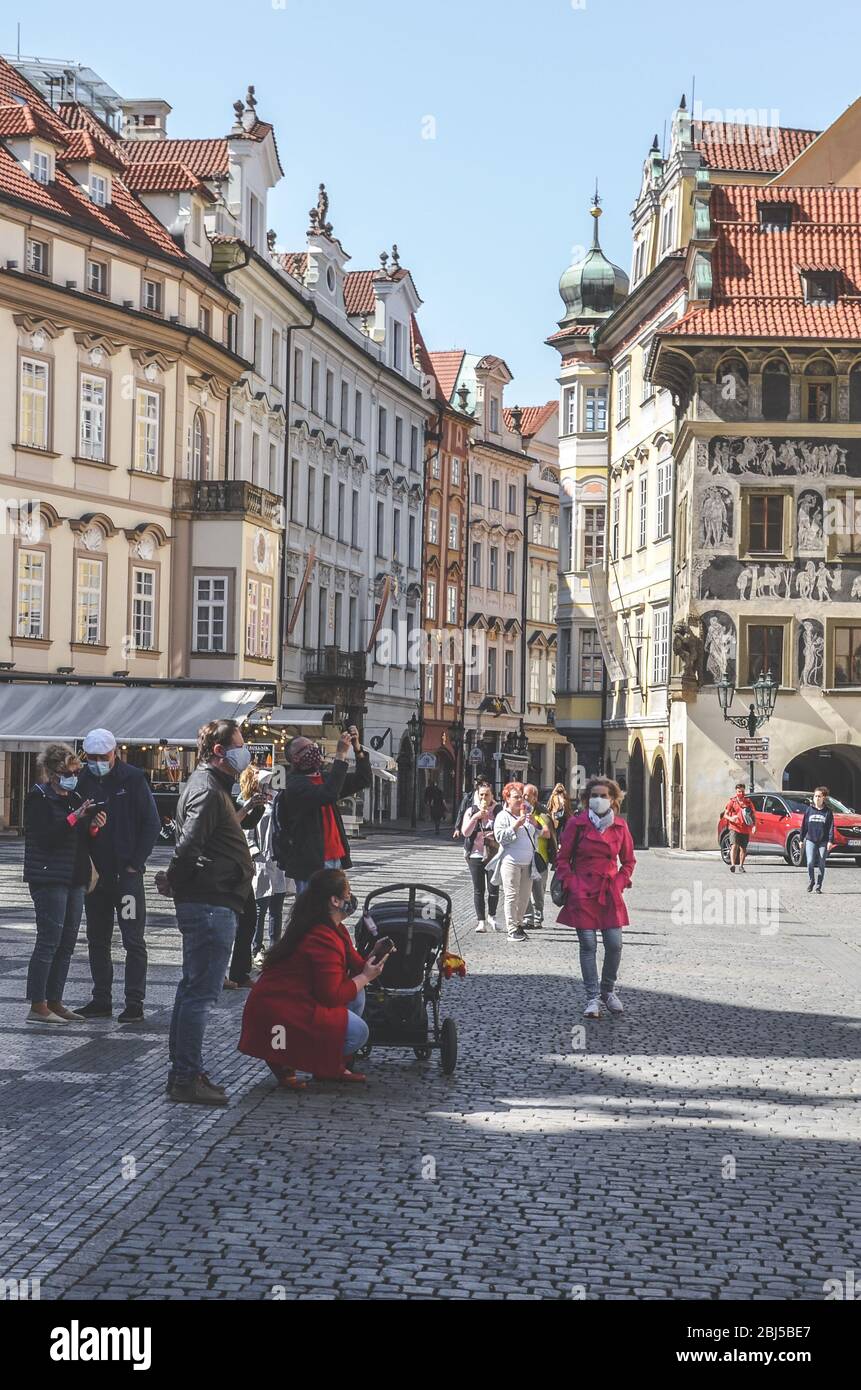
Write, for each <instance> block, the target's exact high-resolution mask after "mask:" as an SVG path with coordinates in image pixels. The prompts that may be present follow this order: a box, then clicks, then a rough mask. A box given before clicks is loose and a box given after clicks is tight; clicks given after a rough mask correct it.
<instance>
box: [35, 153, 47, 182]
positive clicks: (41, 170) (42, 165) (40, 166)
mask: <svg viewBox="0 0 861 1390" xmlns="http://www.w3.org/2000/svg"><path fill="white" fill-rule="evenodd" d="M30 172H31V173H32V175H33V178H34V179H35V180H36V182H37V183H50V182H51V156H50V155H49V154H46V153H45V151H44V150H34V151H33V159H32V161H31V164H30Z"/></svg>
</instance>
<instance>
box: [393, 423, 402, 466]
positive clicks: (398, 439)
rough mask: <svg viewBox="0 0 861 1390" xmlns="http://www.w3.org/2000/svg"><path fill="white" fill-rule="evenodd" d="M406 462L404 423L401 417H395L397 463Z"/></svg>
mask: <svg viewBox="0 0 861 1390" xmlns="http://www.w3.org/2000/svg"><path fill="white" fill-rule="evenodd" d="M403 461H404V422H403V420H402V419H401V417H400V415H396V416H395V463H403Z"/></svg>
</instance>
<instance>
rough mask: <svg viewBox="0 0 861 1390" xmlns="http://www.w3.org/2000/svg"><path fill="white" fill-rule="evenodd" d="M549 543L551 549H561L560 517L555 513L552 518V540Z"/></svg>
mask: <svg viewBox="0 0 861 1390" xmlns="http://www.w3.org/2000/svg"><path fill="white" fill-rule="evenodd" d="M548 544H549V546H550V549H551V550H558V549H559V517H558V516H556V515H555V514H554V515H553V516H551V518H550V540H549V541H548Z"/></svg>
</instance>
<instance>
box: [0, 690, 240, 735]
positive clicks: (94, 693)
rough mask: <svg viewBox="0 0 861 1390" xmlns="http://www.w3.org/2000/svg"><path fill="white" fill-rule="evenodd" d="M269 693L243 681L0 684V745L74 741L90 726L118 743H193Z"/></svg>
mask: <svg viewBox="0 0 861 1390" xmlns="http://www.w3.org/2000/svg"><path fill="white" fill-rule="evenodd" d="M263 694H264V692H263V691H262V690H251V689H247V688H245V687H242V686H231V687H227V686H223V687H222V686H200V685H186V686H167V685H132V686H115V685H43V684H40V683H38V682H35V681H34V682H32V683H31V682H26V681H10V682H9V683H8V684H6V683H3V684H0V745H5V747H6V749H7V750H8V746H9V744H10V743H16V744H18V745H19V747H21V748H22V749H24V750H26V749H32V748H34V747H38V746H39V745H40V744H43V743H45V742H49V741H51V740H59V741H61V742H63V743H73V742H74V741H75V739H81V738H83V737H84V734H86V733H87V732H88V731H89V730H90V729H95V728H101V729H110V731H111V733H112V734H113V735H114V737H115V738H116V740H117V743H121V744H122V743H135V744H140V743H158V742H159V740H160V739H167V741H168V743H170V744H173V745H184V746H186V747H194V745H195V744H196V743H197V731H198V729H199V728H200V727H201V725H203V724H206V723H208V721H209V720H210V719H238V720H240V721H241V720H243V719H244V718H245V717H246V715H249V714H250V713H251V711H252V710H254V709H256V708H257V706H258V705H259V704H260V703H261V698H262V696H263Z"/></svg>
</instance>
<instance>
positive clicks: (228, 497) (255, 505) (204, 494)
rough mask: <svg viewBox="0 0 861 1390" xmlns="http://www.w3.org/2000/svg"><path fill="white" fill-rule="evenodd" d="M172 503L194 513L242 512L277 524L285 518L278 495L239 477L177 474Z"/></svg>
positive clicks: (241, 513) (255, 518) (213, 514)
mask: <svg viewBox="0 0 861 1390" xmlns="http://www.w3.org/2000/svg"><path fill="white" fill-rule="evenodd" d="M173 505H174V510H175V511H177V512H190V513H191V514H192V515H193V516H242V517H246V518H248V519H249V520H251V521H266V522H269V524H270V525H272V526H280V525H282V524H283V520H284V507H283V503H282V501H281V498H280V497H278V496H277V494H276V493H274V492H269V490H268V489H267V488H265V487H257V485H256V484H255V483H248V482H245V481H244V480H243V479H242V478H216V479H208V480H206V481H203V480H202V479H199V478H177V479H176V480H175V482H174V485H173Z"/></svg>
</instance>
